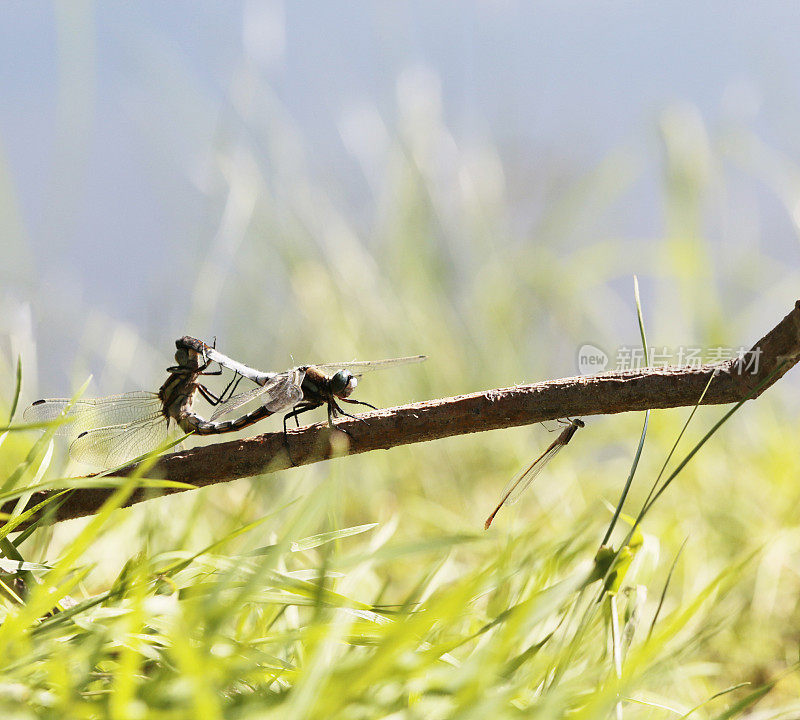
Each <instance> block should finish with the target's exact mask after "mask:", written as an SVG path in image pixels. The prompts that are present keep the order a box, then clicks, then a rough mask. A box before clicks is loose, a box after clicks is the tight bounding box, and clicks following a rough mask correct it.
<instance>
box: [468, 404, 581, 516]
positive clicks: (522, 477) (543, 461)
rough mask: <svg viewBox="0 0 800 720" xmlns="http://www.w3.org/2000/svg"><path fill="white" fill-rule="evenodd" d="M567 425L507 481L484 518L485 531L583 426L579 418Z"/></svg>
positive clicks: (568, 421)
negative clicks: (492, 509)
mask: <svg viewBox="0 0 800 720" xmlns="http://www.w3.org/2000/svg"><path fill="white" fill-rule="evenodd" d="M561 422H563V421H561ZM567 423H568V424H567V426H566V427H565V428H564V429H563V430H562V431H561V432H560V433H559V435H558V437H557V438H556V439H555V440H553V442H552V443H550V447H548V448H547V450H545V451H544V452H543V453H542V454H541V455H539V457H538V458H536V459H535V460H534V461H533V462H532V463H531V464H530V465H528V466H527V467H526V468H525V469H524V470H521V471H520V472H518V473H517V474H516V475H515V476H514V477H513V478H511V480H509V481H508V483H507V484H506V486H505V487H504V488H503V492H502V493H501V495H500V502H499V503H498V504H497V507H496V508H495V509H494V511H493V512H492V514H491V515H489V517H488V518H486V522H485V523H484V525H483V526H484V528H485V529H486V530H488V529H489V526H490V525H491V524H492V520H494V518H495V515H497V513H498V512H499V511H500V508H501V507H503V505H505V504H506V503H508V504H509V505H511V504H513V503H515V502H517V500H519V497H520V495H522V493H523V492H525V490H526V489H527V488H528V486H529V485H530V484H531V483H532V482H533V481H534V479H535V478H536V476H537V475H538V474H539V473H540V472H542V470H544V468H545V466H546V465H547V464H548V463H549V462H550V461H551V460H552V459H553V458H554V457H555V456H556V455H558V453H559V452H560V451H561V450H562V449H563V448H565V447H566V446H567V445H568V444H569V441H570V440H572V436H573V435H574V434H575V433H576V432H577V431H578V428H582V427H584V426H585V423H584V422H583V420H580V419H579V418H575V419H574V420H571V419H569V418H567Z"/></svg>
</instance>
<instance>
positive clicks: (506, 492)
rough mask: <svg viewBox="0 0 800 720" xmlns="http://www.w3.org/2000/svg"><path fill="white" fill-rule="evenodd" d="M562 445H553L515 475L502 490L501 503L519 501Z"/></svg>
mask: <svg viewBox="0 0 800 720" xmlns="http://www.w3.org/2000/svg"><path fill="white" fill-rule="evenodd" d="M563 447H564V445H561V444H559V445H554V446H553V447H551V448H550V449H549V450H548V451H547V452H546V453H544V454H543V455H541V456H540V457H538V458H537V459H536V460H534V461H533V462H532V463H531V464H530V465H528V467H527V468H525V469H524V470H523V471H521V472H519V473H517V475H515V476H514V477H513V478H511V480H509V482H508V484H507V485H506V486H505V487H504V488H503V494H502V495H501V497H502V498H503V500H502V502H504V503H509V504H513V503H515V502H517V500H519V497H520V495H522V493H524V492H525V490H527V488H528V486H529V485H530V484H531V483H532V482H533V481H534V480H535V479H536V476H537V475H538V474H539V473H540V472H542V470H544V468H545V466H546V465H547V464H548V463H549V462H550V461H551V460H552V459H553V458H554V457H555V456H556V455H558V452H559V450H561V448H563Z"/></svg>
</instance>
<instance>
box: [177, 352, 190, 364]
mask: <svg viewBox="0 0 800 720" xmlns="http://www.w3.org/2000/svg"><path fill="white" fill-rule="evenodd" d="M175 362H176V363H178V365H180V366H181V367H186V366H187V365H188V364H189V351H188V350H187V349H186V348H178V351H177V352H176V353H175Z"/></svg>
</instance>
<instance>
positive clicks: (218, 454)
mask: <svg viewBox="0 0 800 720" xmlns="http://www.w3.org/2000/svg"><path fill="white" fill-rule="evenodd" d="M799 359H800V300H798V301H797V303H796V304H795V307H794V308H793V309H792V311H791V312H790V313H789V314H788V315H787V316H786V317H785V318H783V320H781V321H780V322H779V323H778V325H776V326H775V327H774V328H773V329H772V330H770V332H768V333H767V334H766V335H765V336H764V337H763V338H762V339H761V340H759V341H758V342H757V343H756V344H755V345H754V346H753V348H752V350H750V351H749V352H748V353H746V354H745V355H744V357H743V358H741V359H734V360H730V361H728V362H724V363H719V364H713V365H703V366H701V367H697V368H692V367H665V368H644V369H642V370H630V371H625V372H604V373H598V374H596V375H586V376H582V377H571V378H562V379H560V380H550V381H546V382H540V383H535V384H533V385H517V386H514V387H510V388H502V389H497V390H488V391H484V392H478V393H471V394H469V395H459V396H457V397H451V398H442V399H440V400H428V401H424V402H418V403H413V404H411V405H403V406H401V407H395V408H387V409H385V410H377V411H374V412H370V413H365V414H363V415H361V416H360V417H359V419H356V420H352V419H344V420H340V421H339V422H338V423H337V427H338V428H341V429H342V430H345V431H346V432H347V434H348V435H344V433H340V432H335V431H334V432H331V430H330V429H329V428H328V427H327V425H325V424H323V423H317V424H315V425H308V426H306V427H302V428H300V429H298V430H290V431H289V433H288V436H287V438H284V435H283V433H282V432H270V433H265V434H264V435H257V436H256V437H251V438H247V439H244V440H233V441H229V442H220V443H215V444H213V445H207V446H205V447H196V448H192V449H191V450H186V451H181V452H176V453H172V454H170V455H166V456H164V457H163V458H161V459H160V460H159V461H158V463H157V464H156V465H155V466H154V468H153V469H152V470H151V471H150V472H149V473H148V476H150V477H159V478H165V479H167V480H172V481H178V482H182V483H189V484H192V485H194V486H196V487H202V486H205V485H212V484H215V483H221V482H227V481H229V480H235V479H237V478H242V477H250V476H253V475H260V474H264V473H269V472H275V471H278V470H285V469H287V468H289V467H292V466H293V465H306V464H308V463H315V462H320V461H321V460H327V459H329V458H331V457H334V456H340V455H355V454H357V453H363V452H369V451H371V450H386V449H389V448H392V447H396V446H398V445H408V444H411V443H418V442H424V441H427V440H437V439H439V438H445V437H450V436H453V435H464V434H466V433H473V432H483V431H485V430H497V429H500V428H507V427H515V426H519V425H529V424H532V423H536V422H540V421H542V420H554V419H557V418H563V417H582V416H586V415H609V414H613V413H620V412H630V411H637V410H647V409H655V408H672V407H682V406H694V405H695V404H696V403H697V401H698V398H699V397H700V396H701V394H702V392H703V389H704V388H705V387H706V385H707V384H708V381H709V380H710V379H711V377H712V375H714V373H715V372H716V376H715V377H714V380H713V382H712V383H711V385H710V387H709V389H708V392H707V393H706V395H705V398H704V399H703V404H704V405H719V404H725V403H734V402H738V401H740V400H742V399H744V398H747V397H748V396H751V395H752V397H757V396H758V395H760V394H761V393H762V392H763V391H764V390H765V389H766V388H767V387H768V386H769V385H771V384H773V383H774V382H775V381H777V380H778V379H779V378H780V377H782V376H783V374H784V373H786V371H787V370H789V368H791V367H792V366H793V365H795V364H796V363H797V362H798V360H799ZM762 384H763V386H762V387H759V385H762ZM362 420H365V421H366V422H362ZM348 436H349V437H348ZM287 441H288V448H289V449H290V451H291V460H290V459H289V456H288V454H287V451H286V450H287ZM134 468H135V466H131V467H128V468H126V469H125V470H123V471H121V472H120V473H119V474H120V475H127V474H129V473H130V472H131V471H132V470H133V469H134ZM179 491H180V490H169V491H166V492H179ZM111 492H112V490H109V489H106V488H91V489H80V490H74V491H73V492H72V493H71V494H70V495H69V496H68V497H67V498H66V500H65V501H64V502H63V503H62V504H61V505H60V506H59V507H58V508H57V510H56V511H55V512H53V513H52V514H51V516H50V517H49V518H48V519H49V520H50V521H52V522H58V521H61V520H68V519H71V518H77V517H83V516H85V515H90V514H92V513H94V512H95V511H96V510H97V509H98V508H99V507H100V505H102V503H103V502H104V501H105V500H106V499H107V498H108V497H109V495H110V493H111ZM46 497H47V495H46V493H35V494H34V495H33V496H32V497H31V498H30V500H29V502H28V505H27V507H29V508H30V507H33V506H34V505H36V504H37V503H40V502H42V501H43V500H44V499H45V498H46ZM150 497H153V491H152V490H145V489H139V490H136V491H135V492H134V493H133V495H132V496H131V497H130V499H129V500H128V501H127V503H126V505H132V504H134V503H137V502H141V501H142V500H146V499H148V498H150ZM13 509H14V507H13V503H8V504H6V505H5V506H4V507H3V508H2V511H3V512H11V511H12V510H13ZM21 528H22V526H21ZM21 528H20V529H21Z"/></svg>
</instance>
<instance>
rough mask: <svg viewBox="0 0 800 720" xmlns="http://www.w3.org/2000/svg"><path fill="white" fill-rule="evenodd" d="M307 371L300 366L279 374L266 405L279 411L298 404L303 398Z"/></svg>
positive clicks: (274, 410)
mask: <svg viewBox="0 0 800 720" xmlns="http://www.w3.org/2000/svg"><path fill="white" fill-rule="evenodd" d="M305 376H306V374H305V371H303V370H300V368H295V369H294V370H290V371H289V372H288V373H285V374H284V375H281V376H279V378H277V379H276V380H277V382H276V383H275V387H274V388H273V389H272V391H271V392H270V396H269V400H267V401H265V402H264V407H266V408H267V410H270V411H271V412H279V411H280V410H285V409H286V408H291V407H294V406H295V405H297V403H299V402H300V401H301V400H302V399H303V379H304V378H305Z"/></svg>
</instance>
